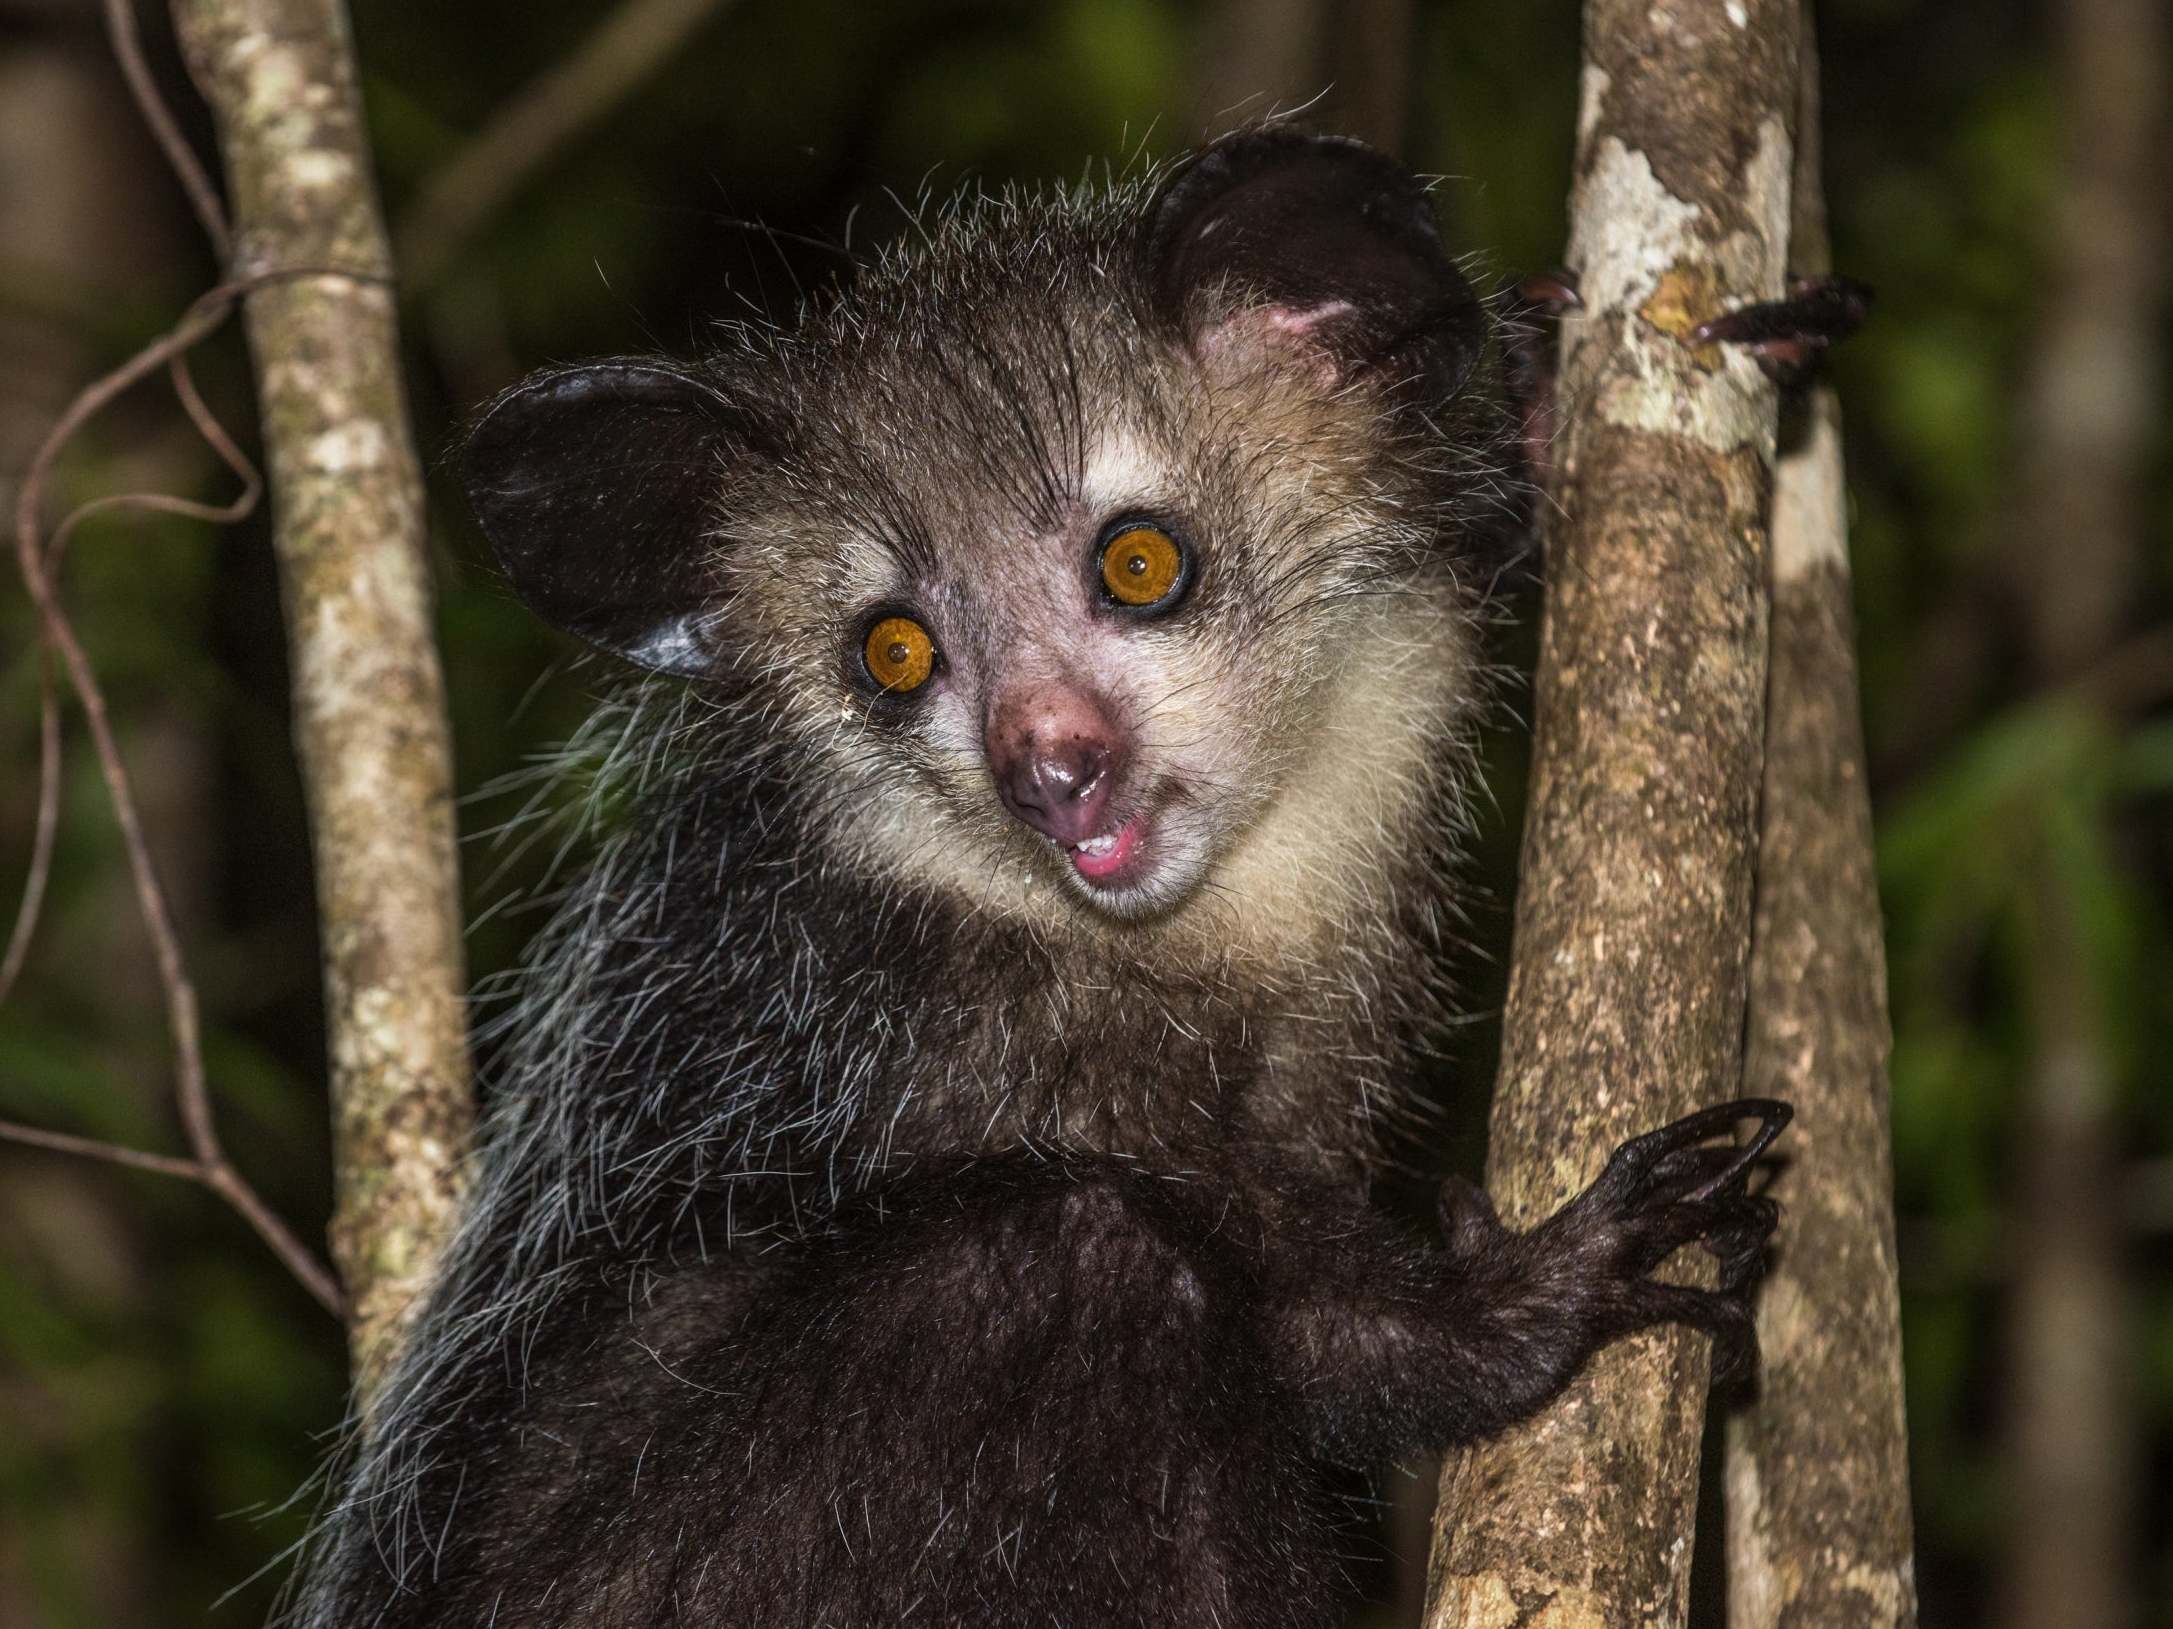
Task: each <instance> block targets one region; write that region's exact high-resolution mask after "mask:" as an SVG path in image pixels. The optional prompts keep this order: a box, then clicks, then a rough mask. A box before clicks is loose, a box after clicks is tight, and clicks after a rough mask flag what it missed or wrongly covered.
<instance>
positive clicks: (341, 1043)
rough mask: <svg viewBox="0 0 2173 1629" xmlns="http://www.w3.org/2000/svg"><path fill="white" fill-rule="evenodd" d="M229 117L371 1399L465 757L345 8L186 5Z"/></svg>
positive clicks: (416, 1157) (443, 1158) (412, 1285)
mask: <svg viewBox="0 0 2173 1629" xmlns="http://www.w3.org/2000/svg"><path fill="white" fill-rule="evenodd" d="M174 15H175V20H176V22H177V24H178V26H179V28H180V32H181V36H182V44H183V48H184V50H185V51H186V53H187V56H188V61H189V66H190V69H191V72H192V73H193V74H194V75H195V78H196V81H197V84H198V85H199V86H200V87H201V88H202V90H203V93H204V95H205V98H206V99H207V100H208V101H209V102H210V104H211V107H212V110H213V113H214V115H215V117H216V119H217V122H218V128H219V137H220V145H221V148H222V150H223V152H224V155H225V160H226V172H227V181H228V188H229V191H230V192H231V194H232V203H233V213H234V226H235V263H234V265H233V267H232V268H231V275H232V276H233V277H234V278H236V279H237V280H242V279H252V278H258V277H263V276H265V275H266V274H277V275H276V276H274V277H273V279H272V280H270V281H266V282H263V283H261V284H259V285H257V286H255V287H253V288H252V290H251V292H250V293H249V294H248V296H247V302H246V315H247V320H248V329H249V341H250V345H251V348H252V350H253V352H254V355H255V359H256V372H257V383H258V399H259V403H260V407H261V412H262V418H263V438H264V445H265V449H266V458H267V462H268V465H269V474H270V482H271V493H272V530H273V542H274V544H275V546H276V548H277V551H278V555H279V565H280V576H281V581H282V584H283V587H284V596H285V604H286V617H287V628H288V649H289V657H290V662H291V665H292V672H293V689H294V715H295V732H296V736H297V738H298V742H299V745H300V749H301V758H302V768H303V778H304V783H305V785H306V787H307V790H308V796H309V811H310V827H311V835H312V842H313V846H314V850H315V856H316V866H317V898H318V908H319V913H320V917H321V921H322V929H323V936H324V972H325V990H326V1002H327V1010H328V1018H329V1028H330V1035H331V1051H332V1100H333V1110H334V1140H335V1157H336V1161H337V1170H338V1203H337V1209H336V1212H335V1214H334V1217H333V1222H332V1229H331V1237H332V1250H333V1255H334V1258H335V1259H336V1260H337V1262H338V1264H339V1268H340V1272H341V1276H342V1277H343V1278H344V1279H345V1281H346V1285H347V1291H348V1297H349V1302H350V1318H349V1334H350V1344H351V1348H352V1351H353V1354H354V1360H355V1370H356V1376H357V1384H358V1386H359V1387H360V1388H361V1390H362V1393H363V1395H364V1396H367V1395H368V1392H369V1389H370V1385H371V1383H372V1381H373V1379H374V1378H375V1376H376V1375H377V1374H378V1373H379V1372H381V1369H382V1366H383V1364H384V1362H385V1361H386V1360H387V1359H388V1358H389V1356H390V1355H391V1352H392V1350H393V1347H394V1346H395V1345H396V1343H397V1340H398V1336H399V1332H400V1329H401V1327H402V1324H403V1320H404V1318H405V1316H406V1314H407V1313H408V1311H409V1310H410V1308H411V1307H412V1305H413V1303H414V1301H415V1299H416V1296H417V1294H418V1292H419V1291H420V1290H421V1289H422V1287H423V1286H424V1284H425V1282H426V1281H427V1277H428V1274H429V1271H430V1267H431V1264H432V1262H433V1260H434V1258H435V1253H436V1250H437V1247H438V1244H439V1242H440V1241H441V1240H442V1239H443V1238H444V1237H445V1235H446V1233H447V1231H448V1230H449V1228H450V1226H451V1223H452V1220H453V1217H454V1215H455V1212H456V1209H457V1206H458V1200H459V1195H458V1181H457V1172H458V1170H459V1165H458V1160H459V1157H460V1155H461V1153H462V1151H463V1150H464V1148H465V1146H466V1142H467V1137H468V1127H469V1119H470V1094H469V1084H468V1067H467V1043H466V1035H465V1026H464V1023H463V1012H462V1005H461V997H462V985H463V971H462V957H461V944H460V930H459V897H458V891H457V887H456V871H455V860H454V846H453V843H454V839H453V809H452V771H451V747H450V741H449V731H448V726H447V723H446V713H445V698H444V687H443V682H442V680H441V678H440V675H439V671H438V663H437V653H436V647H435V645H434V643H433V639H432V629H431V618H430V603H431V596H430V584H429V577H428V571H427V566H426V556H425V552H424V518H423V494H422V480H421V474H420V471H419V469H418V466H417V464H416V459H415V449H414V445H413V441H412V437H411V435H410V432H409V429H408V422H407V409H406V403H405V400H404V398H403V395H402V391H401V383H400V375H399V347H398V341H397V334H396V330H395V327H394V319H393V300H392V290H391V286H390V276H391V265H390V258H389V256H388V253H387V251H386V247H385V234H384V227H383V224H382V222H381V220H380V219H379V216H378V209H377V199H376V193H375V187H374V183H373V180H372V177H371V171H370V164H369V154H368V150H367V147H366V145H365V142H364V130H363V125H362V115H361V107H360V103H359V99H358V97H357V94H356V89H355V75H354V64H353V52H352V49H351V46H350V43H349V39H348V30H347V21H346V16H345V13H344V10H343V8H342V7H341V5H340V4H339V3H338V0H176V4H175V6H174Z"/></svg>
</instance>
